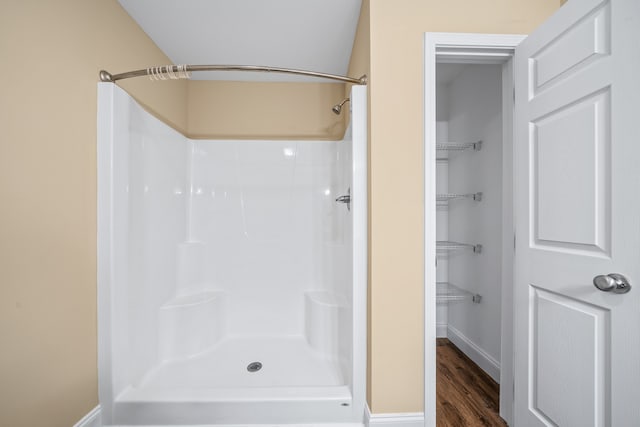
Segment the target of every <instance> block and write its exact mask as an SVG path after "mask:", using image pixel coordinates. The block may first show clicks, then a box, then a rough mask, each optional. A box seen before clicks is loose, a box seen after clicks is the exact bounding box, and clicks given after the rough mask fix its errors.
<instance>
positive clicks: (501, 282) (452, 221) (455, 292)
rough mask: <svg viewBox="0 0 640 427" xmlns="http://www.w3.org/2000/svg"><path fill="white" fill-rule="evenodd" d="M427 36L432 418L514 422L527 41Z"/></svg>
mask: <svg viewBox="0 0 640 427" xmlns="http://www.w3.org/2000/svg"><path fill="white" fill-rule="evenodd" d="M426 37H427V38H426V41H427V43H426V45H427V50H429V48H431V49H432V50H433V51H432V54H433V55H432V56H431V58H435V61H429V55H428V54H427V56H426V57H427V61H426V63H425V74H426V80H425V85H426V86H425V90H426V93H428V94H435V97H434V96H429V97H427V100H426V103H425V111H426V121H425V228H426V233H427V234H426V235H427V236H429V240H425V325H426V329H425V359H426V366H427V367H429V366H435V367H436V369H435V370H434V371H431V372H429V371H428V370H427V371H426V373H425V399H426V400H425V425H426V426H429V427H430V426H435V425H436V419H435V418H436V416H435V415H436V414H437V417H438V423H437V425H453V424H449V423H451V422H453V421H456V420H457V421H456V422H458V423H460V424H461V425H465V423H466V425H473V423H474V421H473V420H480V419H485V420H488V421H489V422H491V423H493V424H495V425H500V424H499V423H500V422H501V420H500V418H502V419H504V420H505V421H506V422H508V423H511V420H512V419H513V313H512V312H511V309H512V307H513V294H512V286H513V235H514V234H513V225H514V224H513V194H512V193H513V190H512V183H513V172H512V164H513V151H512V146H511V144H512V126H513V125H512V121H513V117H512V116H513V69H512V62H511V59H512V56H513V51H514V48H515V46H516V45H518V44H519V43H520V41H522V39H523V38H524V37H523V36H512V35H478V34H427V36H426ZM431 266H435V268H430V267H431ZM434 358H435V360H434ZM430 359H431V360H430ZM430 362H431V363H432V364H430ZM429 378H430V379H431V380H429ZM434 378H438V381H437V385H436V382H435V381H433V379H434ZM465 388H466V391H467V392H462V390H463V389H465ZM498 396H499V397H498ZM430 406H432V407H430ZM445 418H446V419H445ZM454 424H455V423H454Z"/></svg>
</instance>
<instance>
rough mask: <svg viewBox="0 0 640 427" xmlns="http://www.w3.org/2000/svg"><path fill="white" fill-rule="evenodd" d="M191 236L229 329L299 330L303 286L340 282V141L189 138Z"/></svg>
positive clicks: (278, 332)
mask: <svg viewBox="0 0 640 427" xmlns="http://www.w3.org/2000/svg"><path fill="white" fill-rule="evenodd" d="M191 145H192V163H191V197H190V204H189V219H190V220H189V240H190V241H191V242H199V243H201V244H202V249H203V251H204V254H203V262H204V271H203V280H204V282H205V287H208V288H210V289H215V290H219V291H222V292H224V293H225V297H226V299H227V308H228V315H227V319H226V320H227V322H226V324H227V332H228V333H229V334H231V335H244V336H250V335H260V336H269V335H302V334H303V329H304V319H303V316H304V292H305V291H311V290H329V289H331V288H333V287H334V286H335V285H334V282H335V281H336V277H335V273H334V271H333V270H334V264H335V260H334V256H335V254H334V251H327V250H325V247H326V245H331V246H332V247H335V242H336V241H338V240H339V239H342V238H343V237H342V234H343V232H344V230H343V229H344V227H343V226H342V225H341V224H339V223H338V222H337V219H338V218H337V217H338V216H339V215H340V214H341V212H339V208H340V206H338V205H336V203H335V198H336V194H338V193H339V192H340V191H343V190H344V191H346V187H345V185H344V184H342V183H341V182H340V181H339V173H338V172H339V168H340V164H339V158H338V147H339V143H337V142H318V141H311V142H296V141H192V142H191Z"/></svg>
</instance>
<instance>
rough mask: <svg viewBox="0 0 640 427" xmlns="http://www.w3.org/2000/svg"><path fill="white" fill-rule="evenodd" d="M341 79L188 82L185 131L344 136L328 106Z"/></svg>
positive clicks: (340, 91) (196, 134)
mask: <svg viewBox="0 0 640 427" xmlns="http://www.w3.org/2000/svg"><path fill="white" fill-rule="evenodd" d="M344 86H345V85H344V84H343V83H265V82H225V81H197V80H192V81H190V82H189V89H188V91H189V97H188V105H189V106H188V125H187V133H188V135H189V136H190V137H193V138H231V139H330V140H339V139H341V138H342V136H343V135H344V128H345V121H344V114H342V115H340V116H337V115H335V114H334V113H333V112H332V111H331V107H332V106H333V105H335V104H337V103H338V102H340V101H341V100H342V98H343V95H344Z"/></svg>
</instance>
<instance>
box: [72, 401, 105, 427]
mask: <svg viewBox="0 0 640 427" xmlns="http://www.w3.org/2000/svg"><path fill="white" fill-rule="evenodd" d="M73 427H102V423H101V422H100V405H98V406H96V407H95V408H93V409H92V410H91V412H89V413H88V414H87V415H85V416H84V417H82V419H81V420H80V421H78V422H77V423H75V424H74V425H73Z"/></svg>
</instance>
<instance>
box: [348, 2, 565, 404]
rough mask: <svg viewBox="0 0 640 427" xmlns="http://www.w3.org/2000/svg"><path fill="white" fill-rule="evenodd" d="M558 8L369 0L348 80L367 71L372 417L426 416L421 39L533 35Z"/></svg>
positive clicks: (536, 4) (549, 5)
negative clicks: (365, 29)
mask: <svg viewBox="0 0 640 427" xmlns="http://www.w3.org/2000/svg"><path fill="white" fill-rule="evenodd" d="M365 4H367V3H366V2H365ZM558 7H559V0H486V1H471V0H448V1H444V2H443V1H440V0H396V1H393V2H391V1H388V0H370V5H369V11H368V12H369V15H370V16H369V18H370V21H369V25H370V32H369V35H368V37H367V35H366V34H365V35H362V34H361V35H360V37H361V38H362V39H361V40H360V41H359V42H357V43H356V51H354V53H353V58H354V60H352V69H351V71H350V72H351V74H354V75H357V74H359V73H360V72H363V71H364V70H366V69H367V68H369V77H370V79H369V82H370V85H369V86H370V88H369V91H370V97H369V102H370V106H369V107H370V116H369V119H370V133H369V138H370V147H369V149H370V154H369V155H370V181H369V185H370V190H369V191H370V276H369V277H370V289H369V293H370V295H369V298H370V313H369V316H370V318H369V325H370V343H369V372H370V374H369V378H368V380H369V386H368V387H369V390H368V400H369V405H370V406H371V410H372V411H373V412H374V413H387V412H421V411H422V408H423V328H422V325H423V256H424V252H423V247H422V245H423V213H424V211H423V185H422V182H423V175H424V169H423V160H422V159H423V157H422V156H423V152H422V144H423V125H424V123H423V106H422V103H423V94H424V91H423V58H424V54H423V34H424V32H437V31H442V32H478V33H514V34H527V33H529V32H530V31H531V30H532V29H533V28H535V27H536V26H537V25H538V24H539V23H540V22H542V21H543V20H544V19H545V18H546V17H547V16H549V15H550V14H551V13H552V12H553V11H554V10H555V9H557V8H558ZM365 20H366V17H365ZM361 25H367V23H366V22H364V23H362V22H361ZM359 34H360V33H359ZM367 38H368V39H369V40H367Z"/></svg>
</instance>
